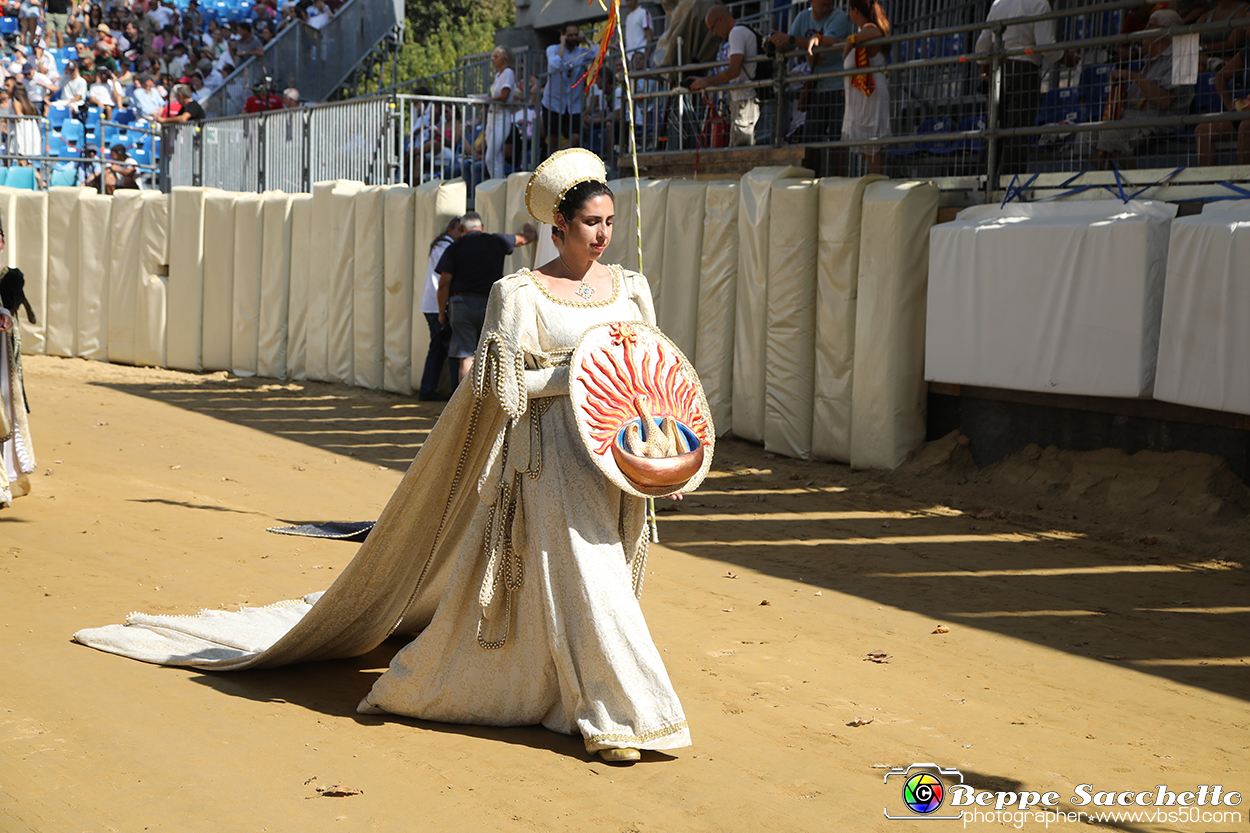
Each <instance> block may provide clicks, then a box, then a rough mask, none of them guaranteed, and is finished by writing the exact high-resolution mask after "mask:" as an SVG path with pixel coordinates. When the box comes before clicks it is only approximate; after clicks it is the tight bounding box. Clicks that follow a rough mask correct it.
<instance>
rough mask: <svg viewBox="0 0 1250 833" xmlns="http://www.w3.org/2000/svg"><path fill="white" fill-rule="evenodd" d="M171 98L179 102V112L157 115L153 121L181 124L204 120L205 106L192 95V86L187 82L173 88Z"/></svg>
mask: <svg viewBox="0 0 1250 833" xmlns="http://www.w3.org/2000/svg"><path fill="white" fill-rule="evenodd" d="M170 98H171V99H173V100H174V101H176V102H178V108H179V110H178V112H177V113H176V114H175V115H172V116H171V115H165V116H161V115H157V116H156V117H155V118H153V119H152V121H155V122H157V123H159V124H179V123H181V122H184V121H203V120H204V108H203V107H201V106H200V103H199V102H198V101H196V100H195V99H194V98H192V97H191V88H190V87H188V86H187V85H186V84H179V85H177V86H176V87H174V89H173V94H172V95H170Z"/></svg>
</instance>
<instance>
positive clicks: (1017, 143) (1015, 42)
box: [975, 0, 1077, 174]
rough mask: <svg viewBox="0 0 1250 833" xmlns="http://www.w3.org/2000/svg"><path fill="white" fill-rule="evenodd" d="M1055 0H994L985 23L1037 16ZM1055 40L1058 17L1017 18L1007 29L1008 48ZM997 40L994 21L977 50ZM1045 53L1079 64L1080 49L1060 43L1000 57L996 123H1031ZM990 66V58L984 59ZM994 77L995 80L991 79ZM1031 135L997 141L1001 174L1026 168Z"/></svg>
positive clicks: (1053, 58) (1007, 125)
mask: <svg viewBox="0 0 1250 833" xmlns="http://www.w3.org/2000/svg"><path fill="white" fill-rule="evenodd" d="M1052 3H1053V0H994V5H992V6H990V13H989V15H988V16H987V17H986V23H994V22H995V21H999V20H1009V19H1011V18H1013V17H1034V16H1037V15H1044V14H1049V13H1050V11H1051V8H1050V7H1051V5H1052ZM1054 42H1055V21H1053V20H1037V21H1032V22H1029V23H1016V24H1012V25H1011V26H1008V27H1007V28H1006V30H1004V32H1003V48H1004V49H1021V48H1026V47H1035V46H1047V45H1049V44H1053V43H1054ZM993 46H994V35H993V31H992V29H991V28H990V27H988V26H987V27H986V28H985V29H983V30H982V31H981V35H980V37H978V38H977V44H976V48H975V49H976V51H977V52H989V51H990V50H991V49H992V48H993ZM1043 57H1044V58H1045V59H1046V60H1048V61H1054V62H1058V63H1062V64H1063V65H1064V66H1075V65H1076V63H1077V57H1076V53H1075V52H1072V51H1071V50H1069V51H1068V52H1062V51H1061V50H1057V49H1049V50H1041V51H1034V52H1032V53H1030V54H1025V55H1012V56H1010V57H1009V58H1006V59H1005V60H1004V61H1003V62H1002V87H1001V92H1000V94H999V99H998V100H999V118H998V123H999V125H1000V126H1001V127H1004V128H1014V127H1032V126H1033V120H1034V119H1035V118H1036V117H1037V108H1038V105H1040V104H1041V103H1042V90H1041V84H1042V80H1041V65H1042V59H1043ZM982 66H983V69H988V66H989V65H988V64H983V65H982ZM991 83H993V82H992V81H991ZM1030 142H1031V139H1030V137H1028V136H1008V137H1006V138H1004V139H1002V140H1000V141H999V142H998V148H999V154H998V160H999V162H998V171H999V173H1002V174H1022V173H1024V172H1025V170H1026V169H1027V167H1028V163H1029V144H1030Z"/></svg>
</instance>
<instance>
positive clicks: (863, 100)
mask: <svg viewBox="0 0 1250 833" xmlns="http://www.w3.org/2000/svg"><path fill="white" fill-rule="evenodd" d="M847 13H848V14H849V15H850V18H851V22H852V23H854V24H855V26H856V27H857V31H856V32H855V34H853V35H851V36H850V37H848V38H847V39H846V44H845V45H844V46H843V47H842V66H843V68H844V69H848V70H851V69H865V68H868V67H872V68H873V71H872V72H865V73H861V74H859V75H853V76H850V77H849V78H847V83H846V112H845V114H844V115H843V117H842V139H843V140H844V141H848V142H853V141H857V140H861V139H880V138H882V137H884V136H889V135H890V85H889V82H888V81H887V79H886V77H885V71H884V67H885V64H886V61H887V59H888V58H889V57H890V47H889V46H888V45H886V46H882V47H877V46H864V45H863V44H864V43H865V41H871V40H874V39H876V38H884V37H889V35H890V21H889V20H888V19H886V16H885V12H884V11H882V9H881V4H880V3H878V2H876V0H850V3H849V5H848V6H847ZM851 150H852V151H854V152H856V153H859V154H861V155H862V156H863V157H864V164H865V167H866V169H867V171H866V172H867V173H870V174H879V173H884V172H885V156H884V155H883V154H882V147H881V145H860V146H857V147H852V148H851Z"/></svg>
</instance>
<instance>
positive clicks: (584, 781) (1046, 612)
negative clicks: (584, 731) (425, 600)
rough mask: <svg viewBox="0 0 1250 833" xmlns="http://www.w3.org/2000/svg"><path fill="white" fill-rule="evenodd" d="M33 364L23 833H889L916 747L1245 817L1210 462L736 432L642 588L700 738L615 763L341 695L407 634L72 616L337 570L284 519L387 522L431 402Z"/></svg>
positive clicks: (1246, 753)
mask: <svg viewBox="0 0 1250 833" xmlns="http://www.w3.org/2000/svg"><path fill="white" fill-rule="evenodd" d="M26 376H27V387H28V390H29V393H30V398H31V403H32V408H33V409H34V413H33V414H32V415H31V427H32V433H33V434H34V441H35V449H36V453H37V455H38V459H39V469H38V473H37V475H36V476H35V477H34V478H32V480H33V485H34V492H33V494H32V495H30V496H29V497H25V498H21V499H19V500H18V501H17V502H16V504H15V506H14V507H13V508H12V509H9V510H5V511H3V512H0V572H2V574H3V577H2V578H0V611H2V612H0V620H2V621H3V627H4V639H3V642H2V643H0V644H2V646H3V647H2V648H0V727H2V728H0V739H2V742H0V761H2V763H0V831H5V833H8V832H9V831H13V832H14V833H17V832H18V831H28V830H33V831H40V832H41V833H43V831H57V832H58V833H59V832H60V831H114V830H115V831H138V830H153V831H157V830H163V831H176V832H177V833H181V832H182V831H200V830H203V831H261V830H269V831H320V830H336V831H365V830H381V831H413V830H473V829H477V830H518V831H520V830H572V829H581V830H602V831H611V832H612V833H615V832H616V831H685V830H707V831H747V830H750V831H756V830H786V831H789V830H805V831H832V830H847V831H859V830H868V831H875V830H880V831H886V830H898V829H900V825H903V829H908V828H909V827H910V826H911V825H910V823H903V822H892V821H888V820H886V819H885V818H884V817H883V814H882V810H883V807H884V806H885V805H887V804H888V805H891V806H892V807H894V808H896V809H897V808H899V807H901V805H900V804H899V793H898V789H897V788H898V784H897V779H896V780H894V781H891V782H890V784H889V785H888V786H887V785H886V784H884V783H883V778H884V775H885V773H886V772H887V771H888V767H889V766H907V765H908V764H910V763H913V762H930V761H932V762H936V763H938V764H940V765H942V766H946V767H957V768H958V769H960V770H961V772H962V773H963V775H964V778H965V779H966V780H967V781H968V782H969V783H972V784H974V785H975V786H977V787H978V788H980V789H998V790H1012V791H1021V790H1036V791H1039V792H1045V791H1047V790H1054V791H1056V792H1059V793H1060V795H1061V796H1062V799H1063V800H1062V802H1061V805H1060V807H1059V808H1058V809H1065V810H1069V811H1072V810H1075V809H1076V808H1074V807H1072V806H1071V805H1070V804H1069V803H1068V801H1067V799H1068V798H1069V797H1071V796H1072V795H1073V788H1074V787H1075V785H1077V784H1082V783H1087V784H1093V785H1095V788H1096V789H1100V790H1116V791H1119V790H1133V791H1135V792H1136V791H1143V790H1154V789H1155V787H1156V785H1158V784H1166V785H1167V786H1168V787H1169V788H1170V789H1171V790H1174V791H1181V790H1192V789H1194V788H1195V787H1196V786H1197V785H1200V784H1220V785H1223V787H1224V789H1225V790H1236V791H1239V792H1241V793H1243V794H1245V795H1246V798H1245V799H1244V800H1243V801H1242V804H1241V806H1240V807H1236V808H1232V809H1234V810H1237V811H1240V816H1241V820H1240V822H1234V823H1229V822H1228V821H1227V820H1225V821H1224V822H1223V823H1207V824H1204V823H1202V822H1201V821H1199V822H1197V823H1189V822H1174V823H1162V824H1152V823H1145V822H1139V823H1120V824H1118V825H1115V829H1122V830H1134V831H1136V830H1186V831H1189V830H1192V831H1202V830H1217V831H1218V830H1250V822H1247V816H1248V815H1250V717H1248V713H1247V709H1246V702H1245V701H1246V698H1247V695H1248V694H1250V638H1248V637H1250V593H1248V592H1247V591H1248V589H1250V581H1248V580H1247V578H1248V577H1247V569H1246V563H1247V553H1248V551H1250V545H1247V543H1246V541H1247V538H1248V534H1250V521H1248V520H1247V515H1246V512H1245V508H1244V507H1245V503H1244V500H1245V494H1244V487H1241V486H1240V484H1230V483H1229V481H1228V478H1227V477H1226V476H1225V475H1224V474H1222V473H1221V471H1220V468H1219V466H1217V465H1214V464H1213V463H1212V462H1211V461H1210V460H1209V459H1199V458H1194V457H1180V458H1178V457H1174V456H1172V455H1169V456H1167V457H1163V456H1159V457H1158V458H1157V459H1145V458H1138V459H1137V460H1127V459H1122V458H1121V457H1119V456H1117V455H1114V454H1109V453H1102V454H1101V456H1100V455H1087V456H1084V457H1082V456H1077V457H1075V458H1073V457H1067V458H1064V457H1061V456H1059V455H1053V454H1052V455H1050V456H1049V457H1048V456H1047V455H1040V456H1039V455H1023V456H1022V457H1021V459H1018V460H1015V461H1012V462H1010V463H1009V464H1005V465H1003V466H1000V467H998V469H996V470H994V471H987V472H982V473H976V472H973V471H971V470H969V469H968V468H967V466H966V465H962V464H961V458H960V450H959V448H958V447H957V446H956V444H954V443H948V444H946V445H942V446H939V445H934V446H933V447H932V448H931V449H929V453H928V455H927V456H924V455H922V457H921V458H920V459H919V460H918V461H917V462H916V463H915V464H913V465H911V466H909V467H907V468H906V470H904V471H900V472H896V473H894V474H891V475H882V474H879V473H871V472H858V473H857V472H851V471H850V470H849V469H847V468H846V467H844V466H835V465H827V464H822V463H805V462H799V461H793V460H787V459H779V458H775V457H774V456H773V455H770V454H766V453H765V452H764V451H763V450H762V449H759V448H757V447H754V446H751V445H748V444H745V443H741V442H735V441H724V442H722V443H721V444H720V445H719V446H718V453H717V460H716V466H715V470H714V472H713V476H712V477H710V478H709V479H708V481H707V483H706V485H705V487H704V489H703V490H702V491H701V492H700V493H698V494H697V495H695V496H693V497H692V498H689V499H687V500H686V501H685V503H684V505H683V506H681V507H680V510H679V511H670V512H665V513H663V514H662V516H661V518H662V521H661V537H662V539H663V545H662V546H659V547H655V548H653V550H652V557H651V561H650V567H649V575H648V577H647V587H646V593H645V595H644V599H643V603H644V607H645V609H646V611H647V615H648V620H649V622H650V625H651V628H652V633H653V635H654V637H655V640H656V642H657V644H658V645H659V646H660V647H661V649H662V650H663V651H664V657H665V661H666V663H667V665H668V669H669V672H670V674H671V675H672V677H673V682H674V684H675V686H676V688H677V691H678V693H679V694H680V695H681V696H682V699H683V703H684V705H685V708H686V712H687V717H688V718H689V721H690V724H691V728H692V734H693V736H694V742H695V746H694V747H693V748H690V749H686V750H679V751H678V752H676V753H675V754H674V755H672V756H669V755H661V754H657V753H651V754H648V755H646V756H645V757H644V760H643V762H642V763H641V764H639V765H635V766H633V767H628V768H613V767H610V766H608V765H606V764H603V763H599V762H597V761H591V760H588V759H587V757H586V755H585V753H584V752H583V749H582V744H581V741H580V740H579V739H576V738H568V737H564V736H560V735H555V734H552V733H550V732H548V731H546V730H544V729H542V728H522V729H491V728H480V727H466V726H449V725H439V724H433V723H426V722H422V721H415V720H407V719H401V718H378V717H373V716H363V715H358V714H356V712H355V706H356V703H357V702H358V701H359V699H360V698H361V696H363V694H364V693H365V692H366V691H367V690H368V689H369V686H370V684H371V682H372V680H373V679H374V678H375V677H376V676H377V675H378V674H379V673H380V672H381V670H382V669H384V668H385V667H386V664H387V662H388V661H389V658H390V656H391V655H392V654H393V653H394V652H395V651H396V650H397V648H398V647H399V645H398V644H390V643H388V644H386V645H383V646H382V647H381V648H379V649H377V650H376V651H374V652H373V653H372V654H370V655H369V656H366V657H361V658H358V659H356V660H352V661H340V662H330V663H320V664H313V665H305V666H298V667H293V668H287V669H279V670H275V671H262V672H244V673H237V674H221V675H206V674H202V673H198V672H193V671H186V670H180V669H169V668H160V667H156V666H150V665H145V664H143V663H139V662H134V661H131V660H125V659H122V658H119V657H115V656H111V655H107V654H103V653H99V652H96V651H93V650H91V649H88V648H85V647H83V646H81V645H77V644H74V643H72V642H70V640H69V636H70V634H72V633H73V632H74V631H75V630H77V629H79V628H82V627H87V626H93V625H100V624H106V623H110V622H120V621H121V620H122V618H123V617H124V616H125V615H126V614H127V613H128V612H130V611H132V610H144V611H161V612H185V613H192V612H195V611H196V610H198V609H200V608H203V607H232V606H237V605H241V604H265V603H268V602H273V601H277V600H280V599H286V598H292V597H295V596H299V595H302V594H304V593H307V592H309V591H312V590H317V589H321V588H323V587H325V586H328V584H329V583H330V581H331V580H332V578H333V577H334V575H335V572H336V571H337V570H339V569H341V568H342V566H343V565H344V564H346V563H347V562H348V561H349V560H350V559H351V557H352V554H353V551H354V546H353V545H352V544H345V543H341V542H335V541H317V540H312V539H293V538H287V537H282V536H276V535H269V534H266V533H265V531H264V530H265V527H267V526H272V525H274V524H280V523H297V522H302V521H309V520H366V519H370V518H372V517H374V516H375V514H376V513H377V511H378V509H379V507H381V505H382V504H383V503H384V501H385V500H386V498H387V497H388V496H389V494H390V492H391V490H392V489H393V488H394V486H395V484H396V483H397V482H398V481H399V478H400V475H401V473H402V471H403V469H404V468H405V467H406V465H407V463H408V461H409V460H410V459H411V457H412V455H413V453H414V452H415V449H416V447H417V445H418V444H419V443H420V442H421V440H422V438H423V436H424V434H425V432H427V431H428V430H429V428H430V426H431V425H432V424H433V420H434V419H435V418H436V417H437V413H438V406H437V405H435V404H422V403H418V402H416V401H415V400H414V399H411V398H408V397H399V396H392V395H388V394H381V393H376V392H368V391H363V390H359V389H351V388H346V387H342V386H334V385H324V384H316V383H299V384H290V385H286V384H280V383H273V382H267V381H265V380H246V379H234V378H226V377H225V375H224V374H217V375H211V376H193V375H189V374H180V373H174V372H168V371H156V370H141V369H135V368H123V367H116V366H109V365H102V364H98V363H91V362H86V361H78V360H61V359H52V358H46V357H41V356H35V357H30V358H29V359H28V360H27V367H26ZM1064 472H1066V475H1065V474H1064ZM1099 478H1101V480H1100V479H1099ZM1087 481H1088V482H1087ZM1151 484H1154V485H1153V486H1152V485H1151ZM1073 516H1075V517H1073ZM1152 539H1153V542H1152ZM939 625H943V626H945V627H947V628H949V631H948V632H946V633H934V630H935V629H937V628H938V626H939ZM873 651H879V652H885V654H886V655H887V656H888V662H883V663H879V662H873V661H870V660H868V659H867V655H868V654H869V653H870V652H873ZM852 723H862V724H863V725H859V726H853V725H848V724H852ZM331 785H342V786H346V787H351V788H354V789H357V790H361V791H362V793H361V794H358V795H352V796H348V797H337V798H335V797H323V796H321V795H319V793H318V791H317V788H318V787H328V786H331ZM1084 809H1086V810H1088V809H1090V808H1084ZM1224 809H1226V810H1227V809H1230V808H1224ZM968 826H969V827H972V828H974V829H975V828H977V827H981V828H985V829H1002V827H1003V825H1002V824H1000V823H997V822H987V823H980V822H978V823H975V824H970V825H968ZM1042 827H1043V825H1042V824H1039V823H1037V822H1035V821H1033V820H1031V819H1030V820H1028V821H1026V822H1025V824H1024V829H1030V830H1031V829H1042ZM934 829H935V830H936V831H941V830H946V829H955V828H953V827H951V826H950V825H949V824H948V825H946V826H939V827H936V828H934ZM1051 829H1058V830H1064V829H1071V830H1076V829H1081V830H1087V829H1089V828H1088V826H1087V825H1083V824H1082V825H1080V826H1078V825H1077V824H1076V823H1059V824H1052V825H1051Z"/></svg>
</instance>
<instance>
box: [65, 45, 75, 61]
mask: <svg viewBox="0 0 1250 833" xmlns="http://www.w3.org/2000/svg"><path fill="white" fill-rule="evenodd" d="M77 60H78V50H77V49H75V48H74V47H72V46H67V47H65V48H64V49H62V50H61V61H63V62H64V61H77Z"/></svg>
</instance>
